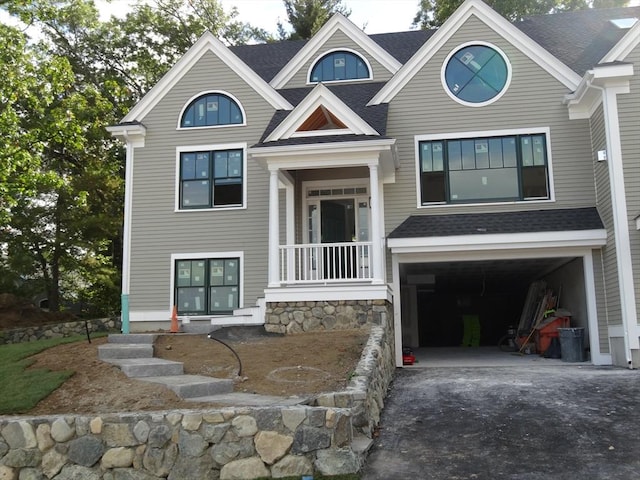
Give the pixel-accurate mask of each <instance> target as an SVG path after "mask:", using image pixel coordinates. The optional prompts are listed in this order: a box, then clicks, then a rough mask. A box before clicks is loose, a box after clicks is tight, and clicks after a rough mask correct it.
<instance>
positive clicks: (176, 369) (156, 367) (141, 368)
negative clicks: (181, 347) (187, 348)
mask: <svg viewBox="0 0 640 480" xmlns="http://www.w3.org/2000/svg"><path fill="white" fill-rule="evenodd" d="M106 361H107V362H109V363H112V364H114V365H117V366H118V367H120V370H122V372H123V373H124V374H125V375H126V376H127V377H130V378H140V377H161V376H171V375H182V374H183V373H184V365H183V363H182V362H174V361H171V360H164V359H162V358H114V359H107V360H106Z"/></svg>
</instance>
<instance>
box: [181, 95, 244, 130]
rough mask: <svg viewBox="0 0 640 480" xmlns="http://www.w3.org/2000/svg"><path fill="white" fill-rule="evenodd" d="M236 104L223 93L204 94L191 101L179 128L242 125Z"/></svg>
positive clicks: (242, 121)
mask: <svg viewBox="0 0 640 480" xmlns="http://www.w3.org/2000/svg"><path fill="white" fill-rule="evenodd" d="M242 124H244V115H243V113H242V109H241V108H240V106H239V105H238V102H236V100H234V99H233V98H231V97H230V96H229V95H225V94H223V93H206V94H204V95H200V96H198V97H197V98H195V99H194V100H192V101H191V102H190V103H189V104H188V105H187V107H186V108H185V109H184V111H183V113H182V116H181V117H180V128H191V127H212V126H219V125H242Z"/></svg>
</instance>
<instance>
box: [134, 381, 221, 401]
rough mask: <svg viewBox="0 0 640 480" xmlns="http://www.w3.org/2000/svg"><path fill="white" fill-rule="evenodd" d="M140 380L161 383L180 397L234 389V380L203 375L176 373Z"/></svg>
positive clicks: (219, 392)
mask: <svg viewBox="0 0 640 480" xmlns="http://www.w3.org/2000/svg"><path fill="white" fill-rule="evenodd" d="M139 380H142V381H144V382H151V383H160V384H163V385H165V386H166V387H167V388H169V389H170V390H172V391H173V392H175V394H176V395H178V396H179V397H180V398H185V399H186V398H194V397H208V396H210V395H219V394H223V393H230V392H232V391H233V381H232V380H229V379H224V378H213V377H205V376H202V375H175V376H161V377H141V378H139Z"/></svg>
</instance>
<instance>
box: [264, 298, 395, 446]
mask: <svg viewBox="0 0 640 480" xmlns="http://www.w3.org/2000/svg"><path fill="white" fill-rule="evenodd" d="M265 328H266V329H267V331H270V332H277V333H298V332H309V331H318V330H336V329H353V328H371V334H370V336H369V341H368V343H367V346H366V348H365V349H364V351H363V354H362V358H361V359H360V362H359V363H358V367H357V368H356V370H355V372H353V376H352V377H351V380H350V382H349V385H348V387H347V389H346V390H345V391H343V392H333V393H328V394H324V395H320V396H319V397H317V399H316V401H315V404H316V405H320V406H325V407H330V408H335V407H337V408H348V409H350V410H351V412H352V416H353V418H352V423H353V427H354V429H355V432H356V433H359V434H362V435H365V436H366V437H368V438H371V436H372V434H373V430H374V429H375V427H376V426H377V425H378V423H379V422H380V413H381V412H382V408H383V407H384V398H385V397H386V395H387V390H388V388H389V385H390V384H391V381H392V380H393V375H394V373H395V342H394V330H393V305H392V304H391V303H389V302H387V301H386V300H336V301H319V302H289V303H287V302H281V303H269V304H267V310H266V320H265Z"/></svg>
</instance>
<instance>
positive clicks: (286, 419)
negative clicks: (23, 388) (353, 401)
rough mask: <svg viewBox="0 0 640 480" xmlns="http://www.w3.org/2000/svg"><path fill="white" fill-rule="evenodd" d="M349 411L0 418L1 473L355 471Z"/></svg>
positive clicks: (88, 477) (143, 477) (21, 476)
mask: <svg viewBox="0 0 640 480" xmlns="http://www.w3.org/2000/svg"><path fill="white" fill-rule="evenodd" d="M351 440H352V434H351V421H350V412H349V411H348V410H346V409H335V408H323V407H311V406H297V407H281V408H275V407H270V408H260V409H258V408H251V409H249V408H227V409H221V410H211V411H197V412H196V411H184V412H169V413H157V414H149V413H144V414H143V413H141V414H129V415H113V414H109V415H98V416H71V415H70V416H64V417H46V418H28V419H27V418H23V419H20V418H14V419H4V420H0V479H3V480H30V479H33V480H39V479H45V478H47V479H55V480H75V479H83V480H155V479H163V478H167V479H168V480H184V479H189V478H193V479H199V478H211V479H220V480H236V479H252V478H283V477H291V476H293V477H296V476H301V475H312V474H313V473H314V471H315V472H320V473H321V474H323V475H339V474H345V473H352V472H356V471H358V470H359V468H360V466H361V459H360V458H359V457H358V455H357V454H355V453H354V452H353V451H352V450H351V448H350V443H351Z"/></svg>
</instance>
